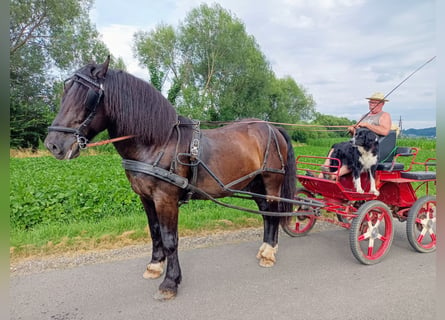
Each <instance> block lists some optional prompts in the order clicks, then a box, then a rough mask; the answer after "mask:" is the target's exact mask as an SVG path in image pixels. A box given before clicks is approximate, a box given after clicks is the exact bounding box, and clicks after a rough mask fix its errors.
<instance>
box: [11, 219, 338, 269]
mask: <svg viewBox="0 0 445 320" xmlns="http://www.w3.org/2000/svg"><path fill="white" fill-rule="evenodd" d="M335 228H340V227H338V226H335V225H332V224H329V223H326V222H323V221H317V223H316V224H315V226H314V228H313V229H312V230H311V233H313V232H320V231H324V230H332V229H335ZM262 236H263V229H262V228H249V229H241V230H236V231H227V232H216V233H214V234H211V235H205V236H192V237H180V238H179V250H190V249H196V248H204V247H211V246H220V245H224V244H232V243H240V242H246V241H259V242H261V241H262ZM279 236H280V237H288V235H286V234H285V233H284V232H283V231H282V230H281V228H280V235H279ZM150 255H151V242H150V243H147V244H141V245H131V246H125V247H122V248H118V249H108V250H96V251H88V252H80V253H70V254H66V255H48V256H43V257H34V258H29V259H23V260H21V261H18V262H15V263H11V264H10V276H11V277H13V276H18V275H26V274H33V273H41V272H46V271H51V270H56V269H65V268H73V267H77V266H81V265H89V264H96V263H103V262H108V261H116V260H126V259H132V258H137V257H142V256H146V257H147V263H148V262H149V261H148V260H149V259H150Z"/></svg>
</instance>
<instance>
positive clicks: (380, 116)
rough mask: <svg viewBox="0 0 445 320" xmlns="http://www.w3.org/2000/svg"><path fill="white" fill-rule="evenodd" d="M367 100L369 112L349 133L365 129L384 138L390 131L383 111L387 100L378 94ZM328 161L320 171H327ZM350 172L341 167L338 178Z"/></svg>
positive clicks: (332, 176)
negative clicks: (357, 129)
mask: <svg viewBox="0 0 445 320" xmlns="http://www.w3.org/2000/svg"><path fill="white" fill-rule="evenodd" d="M366 99H368V100H369V112H368V113H367V114H366V115H365V116H363V118H362V119H361V120H360V121H359V122H358V123H357V124H356V125H355V126H352V127H349V128H348V131H349V133H351V135H354V133H355V129H356V128H367V129H369V130H371V131H373V132H375V133H376V134H378V135H379V136H386V135H388V133H389V132H390V130H391V123H392V121H391V116H390V114H389V113H388V112H385V111H383V110H382V109H383V106H384V105H385V102H387V101H388V100H386V99H385V95H384V94H383V93H380V92H376V93H374V94H373V95H372V96H371V97H369V98H366ZM333 151H334V150H333V149H332V148H331V150H330V151H329V153H328V155H327V157H328V158H329V157H330V156H331V154H332V152H333ZM329 165H330V159H326V160H325V163H324V165H323V166H322V170H326V171H329V169H328V168H329ZM349 172H350V170H349V168H348V167H347V166H344V165H342V166H341V167H340V169H339V173H338V175H339V176H343V175H345V174H347V173H349ZM328 176H329V178H331V179H335V176H336V172H332V174H330V175H328ZM318 177H319V178H323V177H324V175H323V173H320V174H319V176H318Z"/></svg>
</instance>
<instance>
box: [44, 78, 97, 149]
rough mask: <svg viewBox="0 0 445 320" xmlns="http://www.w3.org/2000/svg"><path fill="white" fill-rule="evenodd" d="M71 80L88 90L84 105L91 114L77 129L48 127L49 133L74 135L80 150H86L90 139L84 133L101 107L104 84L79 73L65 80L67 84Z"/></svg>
mask: <svg viewBox="0 0 445 320" xmlns="http://www.w3.org/2000/svg"><path fill="white" fill-rule="evenodd" d="M70 80H72V81H76V82H78V83H80V84H82V85H84V86H86V87H87V88H88V92H87V94H86V97H85V101H84V105H85V108H86V109H87V110H88V111H89V112H90V113H89V114H88V116H87V117H86V119H85V120H84V121H83V122H82V123H81V124H80V126H79V127H78V128H77V129H73V128H67V127H61V126H50V127H48V132H51V131H57V132H65V133H72V134H74V136H75V137H76V140H77V143H78V144H79V148H80V149H86V148H87V144H88V139H87V137H86V136H85V133H84V132H83V131H84V130H85V129H86V128H87V127H88V125H89V124H90V123H91V121H93V118H94V116H95V115H96V112H97V106H98V105H99V103H100V100H101V99H102V97H103V95H104V87H103V84H102V83H98V82H97V81H95V80H94V79H91V78H90V77H88V76H86V75H83V74H81V73H77V72H76V73H75V74H74V75H73V76H72V77H71V78H69V79H67V80H65V83H66V82H67V81H70ZM81 80H83V81H81Z"/></svg>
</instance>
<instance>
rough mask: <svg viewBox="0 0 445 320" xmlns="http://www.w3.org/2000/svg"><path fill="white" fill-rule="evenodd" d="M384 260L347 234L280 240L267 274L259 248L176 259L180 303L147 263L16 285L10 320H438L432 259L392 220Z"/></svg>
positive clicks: (244, 246) (19, 279)
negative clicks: (357, 252) (159, 296)
mask: <svg viewBox="0 0 445 320" xmlns="http://www.w3.org/2000/svg"><path fill="white" fill-rule="evenodd" d="M395 224H396V232H395V237H394V242H393V244H392V247H391V250H390V252H389V254H388V255H387V256H386V257H385V259H384V261H382V262H381V263H379V264H377V265H373V266H365V265H362V264H360V263H359V262H358V261H356V259H355V258H354V257H353V255H352V253H351V251H350V248H349V242H348V241H349V240H348V232H349V231H348V230H344V229H339V230H337V229H336V230H328V231H322V232H316V233H310V234H309V235H307V236H305V237H300V238H290V237H288V236H286V235H282V236H281V237H280V244H279V250H278V256H277V264H276V265H275V267H273V268H269V269H265V268H261V267H259V266H258V263H257V260H256V258H255V255H256V253H257V250H258V248H259V246H260V245H261V243H260V242H258V241H254V242H252V241H248V242H241V243H235V244H225V245H218V246H213V247H207V248H199V249H189V250H183V251H180V262H181V267H182V271H183V282H182V284H181V286H180V287H179V292H178V296H177V297H176V299H174V300H172V301H168V302H159V301H155V300H154V299H153V298H152V296H153V294H154V293H155V292H156V290H157V288H158V286H159V284H160V282H161V279H157V280H145V279H143V278H142V273H143V271H144V268H145V266H146V264H147V262H148V257H138V258H131V259H126V260H121V261H112V262H105V263H98V264H92V265H84V266H80V267H75V268H68V269H62V270H52V271H46V272H42V273H36V274H30V275H16V276H12V277H11V279H10V319H33V320H38V319H52V320H62V319H64V320H68V319H76V320H78V319H92V320H97V319H107V320H113V319H131V320H138V319H156V320H164V319H169V320H175V319H190V320H199V319H237V320H238V319H243V320H249V319H255V320H262V319H303V320H306V319H308V320H309V319H323V320H327V319H330V320H333V319H342V320H345V319H354V320H357V319H372V320H374V319H389V320H397V319H403V320H409V319H422V320H428V319H434V318H435V317H434V313H435V310H436V308H435V297H434V293H435V279H436V264H435V258H436V254H435V253H430V254H420V253H417V252H415V251H414V250H413V249H411V247H410V245H409V243H408V241H407V239H406V236H405V231H404V227H405V224H402V223H399V222H396V221H395Z"/></svg>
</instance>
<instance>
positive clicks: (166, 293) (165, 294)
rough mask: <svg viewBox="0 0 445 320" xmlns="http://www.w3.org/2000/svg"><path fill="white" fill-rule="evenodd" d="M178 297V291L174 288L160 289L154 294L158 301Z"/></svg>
mask: <svg viewBox="0 0 445 320" xmlns="http://www.w3.org/2000/svg"><path fill="white" fill-rule="evenodd" d="M175 297H176V291H173V290H159V291H158V292H156V293H155V294H154V296H153V298H154V299H155V300H158V301H168V300H172V299H174V298H175Z"/></svg>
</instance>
